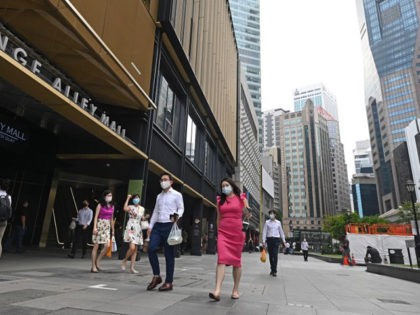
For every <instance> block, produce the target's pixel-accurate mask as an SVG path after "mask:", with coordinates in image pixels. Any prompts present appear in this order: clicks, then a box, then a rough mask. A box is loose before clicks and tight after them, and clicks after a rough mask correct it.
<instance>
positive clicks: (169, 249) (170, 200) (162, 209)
mask: <svg viewBox="0 0 420 315" xmlns="http://www.w3.org/2000/svg"><path fill="white" fill-rule="evenodd" d="M172 184H173V180H172V176H171V175H170V174H167V173H163V174H162V175H161V176H160V187H161V188H162V192H161V193H160V194H159V195H158V196H157V197H156V204H155V208H154V210H153V214H152V217H151V219H150V224H149V229H148V230H147V237H148V238H150V243H149V249H148V254H149V262H150V265H151V266H152V270H153V279H152V281H151V282H150V283H149V285H148V286H147V290H153V289H154V288H155V287H156V286H157V285H158V284H160V283H162V278H161V277H160V267H159V259H158V256H157V251H158V249H159V248H160V247H163V248H164V253H165V261H166V278H165V283H164V284H163V285H161V286H160V287H159V291H169V290H172V288H173V287H172V282H173V277H174V268H175V247H176V246H171V245H169V244H168V237H169V233H170V232H171V229H172V227H173V225H174V224H177V221H178V219H179V218H180V217H182V214H183V213H184V200H183V198H182V195H181V193H180V192H178V191H176V190H175V189H173V188H172Z"/></svg>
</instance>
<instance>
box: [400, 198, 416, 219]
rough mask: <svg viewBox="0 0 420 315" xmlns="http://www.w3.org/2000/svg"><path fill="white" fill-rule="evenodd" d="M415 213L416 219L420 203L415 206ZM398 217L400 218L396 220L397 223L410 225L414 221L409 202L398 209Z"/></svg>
mask: <svg viewBox="0 0 420 315" xmlns="http://www.w3.org/2000/svg"><path fill="white" fill-rule="evenodd" d="M416 213H417V219H418V218H419V217H420V203H417V204H416ZM398 216H399V217H400V218H399V220H398V222H399V223H410V222H411V220H414V215H413V206H412V204H411V201H405V202H403V204H402V205H401V206H400V207H399V211H398Z"/></svg>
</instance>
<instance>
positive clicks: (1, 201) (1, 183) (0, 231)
mask: <svg viewBox="0 0 420 315" xmlns="http://www.w3.org/2000/svg"><path fill="white" fill-rule="evenodd" d="M9 186H10V180H8V179H2V180H0V207H1V208H0V215H1V218H0V258H1V254H2V251H3V249H2V247H1V242H2V240H3V235H4V231H6V227H7V220H9V219H10V217H11V215H12V197H10V195H9V194H8V193H7V191H8V189H9Z"/></svg>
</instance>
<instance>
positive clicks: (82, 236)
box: [67, 200, 93, 258]
mask: <svg viewBox="0 0 420 315" xmlns="http://www.w3.org/2000/svg"><path fill="white" fill-rule="evenodd" d="M92 218H93V210H92V209H91V208H89V201H87V200H83V208H82V209H80V210H79V211H78V212H77V220H76V221H77V225H76V229H75V231H74V238H73V244H72V247H71V253H70V254H69V255H67V256H68V257H69V258H74V256H75V255H76V250H77V247H78V246H80V245H81V246H82V258H84V257H85V255H86V249H87V242H88V240H89V236H90V233H89V225H90V223H91V222H92Z"/></svg>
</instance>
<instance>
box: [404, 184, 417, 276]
mask: <svg viewBox="0 0 420 315" xmlns="http://www.w3.org/2000/svg"><path fill="white" fill-rule="evenodd" d="M405 188H407V191H408V192H409V193H410V197H411V207H412V210H413V215H414V224H415V226H416V235H415V236H414V243H415V246H416V247H415V248H416V258H417V267H418V268H420V259H419V258H420V242H419V240H420V233H419V223H418V222H417V211H416V205H415V203H414V190H415V189H416V184H414V182H413V181H412V180H410V179H409V180H408V181H407V182H406V184H405Z"/></svg>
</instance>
